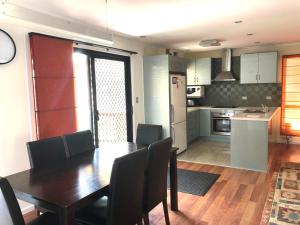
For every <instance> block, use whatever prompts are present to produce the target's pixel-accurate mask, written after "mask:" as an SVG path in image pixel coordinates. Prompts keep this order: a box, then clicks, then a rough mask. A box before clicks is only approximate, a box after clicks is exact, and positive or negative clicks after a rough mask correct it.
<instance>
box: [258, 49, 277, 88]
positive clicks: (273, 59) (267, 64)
mask: <svg viewBox="0 0 300 225" xmlns="http://www.w3.org/2000/svg"><path fill="white" fill-rule="evenodd" d="M258 60H259V62H261V63H259V64H258V66H259V68H258V71H259V72H258V79H259V83H276V82H277V52H266V53H259V54H258Z"/></svg>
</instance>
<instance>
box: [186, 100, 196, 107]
mask: <svg viewBox="0 0 300 225" xmlns="http://www.w3.org/2000/svg"><path fill="white" fill-rule="evenodd" d="M195 105H196V103H195V101H194V99H188V100H187V106H195Z"/></svg>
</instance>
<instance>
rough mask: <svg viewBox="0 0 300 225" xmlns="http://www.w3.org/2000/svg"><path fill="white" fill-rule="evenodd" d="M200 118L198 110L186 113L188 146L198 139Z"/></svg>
mask: <svg viewBox="0 0 300 225" xmlns="http://www.w3.org/2000/svg"><path fill="white" fill-rule="evenodd" d="M199 134H200V117H199V110H196V111H192V112H188V113H187V143H188V144H190V143H191V142H193V141H194V140H196V139H197V138H198V137H199Z"/></svg>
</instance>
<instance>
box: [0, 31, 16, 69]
mask: <svg viewBox="0 0 300 225" xmlns="http://www.w3.org/2000/svg"><path fill="white" fill-rule="evenodd" d="M15 56H16V45H15V42H14V40H13V39H12V38H11V36H10V35H9V34H8V33H6V32H5V31H4V30H1V29H0V64H6V63H9V62H11V61H12V60H13V59H14V58H15Z"/></svg>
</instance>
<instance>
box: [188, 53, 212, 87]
mask: <svg viewBox="0 0 300 225" xmlns="http://www.w3.org/2000/svg"><path fill="white" fill-rule="evenodd" d="M210 84H211V58H197V59H191V60H190V61H189V62H188V65H187V85H210Z"/></svg>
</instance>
